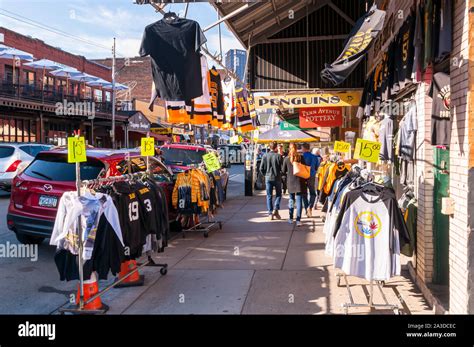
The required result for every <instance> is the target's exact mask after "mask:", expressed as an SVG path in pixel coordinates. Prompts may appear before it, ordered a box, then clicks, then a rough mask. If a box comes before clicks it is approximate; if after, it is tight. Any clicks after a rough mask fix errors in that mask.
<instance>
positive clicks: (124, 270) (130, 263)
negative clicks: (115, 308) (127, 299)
mask: <svg viewBox="0 0 474 347" xmlns="http://www.w3.org/2000/svg"><path fill="white" fill-rule="evenodd" d="M136 268H137V261H136V260H126V261H124V262H123V263H122V264H121V266H120V273H119V276H118V278H119V280H121V279H122V278H124V277H125V276H127V275H128V274H129V273H130V272H132V271H134V270H136ZM143 283H144V276H142V275H140V273H139V272H138V271H135V272H133V273H132V274H131V275H130V276H128V277H127V278H125V279H124V280H123V281H122V282H121V283H119V284H117V285H116V286H115V287H116V288H121V287H130V286H142V285H143Z"/></svg>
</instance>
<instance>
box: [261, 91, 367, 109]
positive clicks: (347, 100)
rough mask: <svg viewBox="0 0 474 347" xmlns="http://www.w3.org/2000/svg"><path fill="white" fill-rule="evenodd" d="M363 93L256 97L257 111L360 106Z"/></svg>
mask: <svg viewBox="0 0 474 347" xmlns="http://www.w3.org/2000/svg"><path fill="white" fill-rule="evenodd" d="M361 96H362V91H350V92H333V93H322V94H287V95H284V94H281V95H271V96H255V108H256V109H260V110H261V109H268V108H279V107H283V108H302V107H328V106H359V103H360V98H361Z"/></svg>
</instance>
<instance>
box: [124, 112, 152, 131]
mask: <svg viewBox="0 0 474 347" xmlns="http://www.w3.org/2000/svg"><path fill="white" fill-rule="evenodd" d="M128 128H129V130H132V131H141V132H148V131H150V121H149V120H148V119H146V117H145V116H144V115H143V114H142V113H141V112H137V113H135V114H134V115H133V116H131V117H130V118H129V119H128Z"/></svg>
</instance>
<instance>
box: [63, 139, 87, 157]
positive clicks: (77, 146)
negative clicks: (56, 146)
mask: <svg viewBox="0 0 474 347" xmlns="http://www.w3.org/2000/svg"><path fill="white" fill-rule="evenodd" d="M84 161H87V157H86V140H85V139H84V137H82V136H81V137H75V136H74V137H68V138H67V162H68V163H82V162H84Z"/></svg>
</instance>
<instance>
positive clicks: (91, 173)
mask: <svg viewBox="0 0 474 347" xmlns="http://www.w3.org/2000/svg"><path fill="white" fill-rule="evenodd" d="M128 155H130V160H128V158H127V156H128ZM149 165H150V171H151V172H152V174H153V176H154V178H155V179H156V180H157V182H159V184H160V185H161V186H162V187H164V189H165V191H166V194H167V198H168V204H169V206H171V194H172V191H173V186H174V183H173V174H172V172H171V171H170V170H169V169H168V168H167V167H166V166H165V165H164V164H163V163H161V162H160V161H159V160H158V159H156V158H154V157H150V158H149ZM145 169H146V159H145V158H144V157H141V156H140V153H139V152H129V151H113V150H106V149H93V150H87V162H84V163H81V164H80V172H81V179H82V180H89V179H95V178H98V177H109V176H119V175H121V174H122V173H128V172H140V171H144V170H145ZM75 180H76V171H75V164H72V163H68V162H67V151H66V150H64V149H58V150H52V151H47V152H40V153H39V154H38V155H37V156H36V158H35V159H34V160H33V161H32V162H31V164H30V165H29V166H28V167H27V168H25V169H24V170H23V171H22V172H21V173H20V174H19V175H18V176H17V177H15V178H14V179H13V185H12V191H11V196H10V204H9V206H8V214H7V225H8V228H9V229H10V230H12V231H14V232H15V234H16V237H17V239H18V240H19V241H20V242H21V243H28V244H39V243H41V242H42V241H43V240H44V239H45V238H48V237H49V236H51V232H52V230H53V226H54V220H55V218H56V213H57V206H58V203H59V199H60V198H61V196H62V194H63V193H64V192H65V191H73V190H76V185H75V184H76V183H75ZM170 211H172V209H170ZM171 213H172V212H171ZM173 217H174V215H171V217H170V220H172V218H173Z"/></svg>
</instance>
